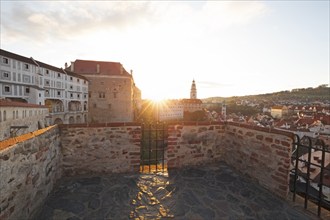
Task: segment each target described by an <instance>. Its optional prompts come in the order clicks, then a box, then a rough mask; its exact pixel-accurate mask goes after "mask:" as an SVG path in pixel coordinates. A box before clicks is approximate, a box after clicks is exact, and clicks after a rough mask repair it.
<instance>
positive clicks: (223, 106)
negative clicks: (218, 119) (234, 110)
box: [221, 101, 227, 121]
mask: <svg viewBox="0 0 330 220" xmlns="http://www.w3.org/2000/svg"><path fill="white" fill-rule="evenodd" d="M221 114H222V118H223V120H224V121H226V119H227V106H226V101H223V103H222V108H221Z"/></svg>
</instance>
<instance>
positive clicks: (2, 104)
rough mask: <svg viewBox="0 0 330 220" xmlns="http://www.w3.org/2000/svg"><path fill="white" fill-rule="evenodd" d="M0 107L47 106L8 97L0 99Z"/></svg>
mask: <svg viewBox="0 0 330 220" xmlns="http://www.w3.org/2000/svg"><path fill="white" fill-rule="evenodd" d="M0 107H23V108H47V106H45V105H36V104H31V103H26V102H15V101H11V100H8V99H0Z"/></svg>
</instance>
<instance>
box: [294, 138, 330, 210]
mask: <svg viewBox="0 0 330 220" xmlns="http://www.w3.org/2000/svg"><path fill="white" fill-rule="evenodd" d="M291 165H292V169H291V173H290V178H291V179H290V189H291V191H292V192H293V201H295V200H296V195H297V194H298V195H300V196H302V197H303V199H304V208H305V209H307V208H308V201H310V202H313V203H314V204H316V205H317V214H318V216H320V215H321V210H322V208H324V209H327V210H330V195H329V190H330V179H329V178H330V151H329V146H325V143H324V141H322V140H320V139H316V138H311V137H307V136H304V137H303V138H300V137H299V136H298V135H295V139H294V142H293V150H292V156H291Z"/></svg>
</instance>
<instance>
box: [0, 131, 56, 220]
mask: <svg viewBox="0 0 330 220" xmlns="http://www.w3.org/2000/svg"><path fill="white" fill-rule="evenodd" d="M59 146H60V137H59V131H58V128H57V126H53V127H48V128H45V129H41V130H38V131H35V132H31V133H28V134H25V135H21V136H19V137H16V138H11V139H7V140H6V141H2V142H0V174H1V178H0V197H1V200H0V210H1V211H0V219H15V220H16V219H31V218H32V216H34V215H35V212H36V211H37V210H38V208H39V207H40V206H41V205H42V204H43V202H44V201H45V199H46V197H47V196H48V195H49V193H50V192H51V191H52V190H53V188H54V185H55V183H56V181H57V180H58V179H59V178H60V177H61V168H60V165H61V163H60V160H61V152H60V147H59Z"/></svg>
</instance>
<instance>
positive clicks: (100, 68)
mask: <svg viewBox="0 0 330 220" xmlns="http://www.w3.org/2000/svg"><path fill="white" fill-rule="evenodd" d="M73 65H74V67H73V69H74V71H73V72H75V73H78V74H98V75H125V76H131V75H130V74H129V73H128V72H127V71H126V70H125V69H124V67H123V65H122V64H121V63H119V62H106V61H93V60H76V61H75V62H74V64H73Z"/></svg>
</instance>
